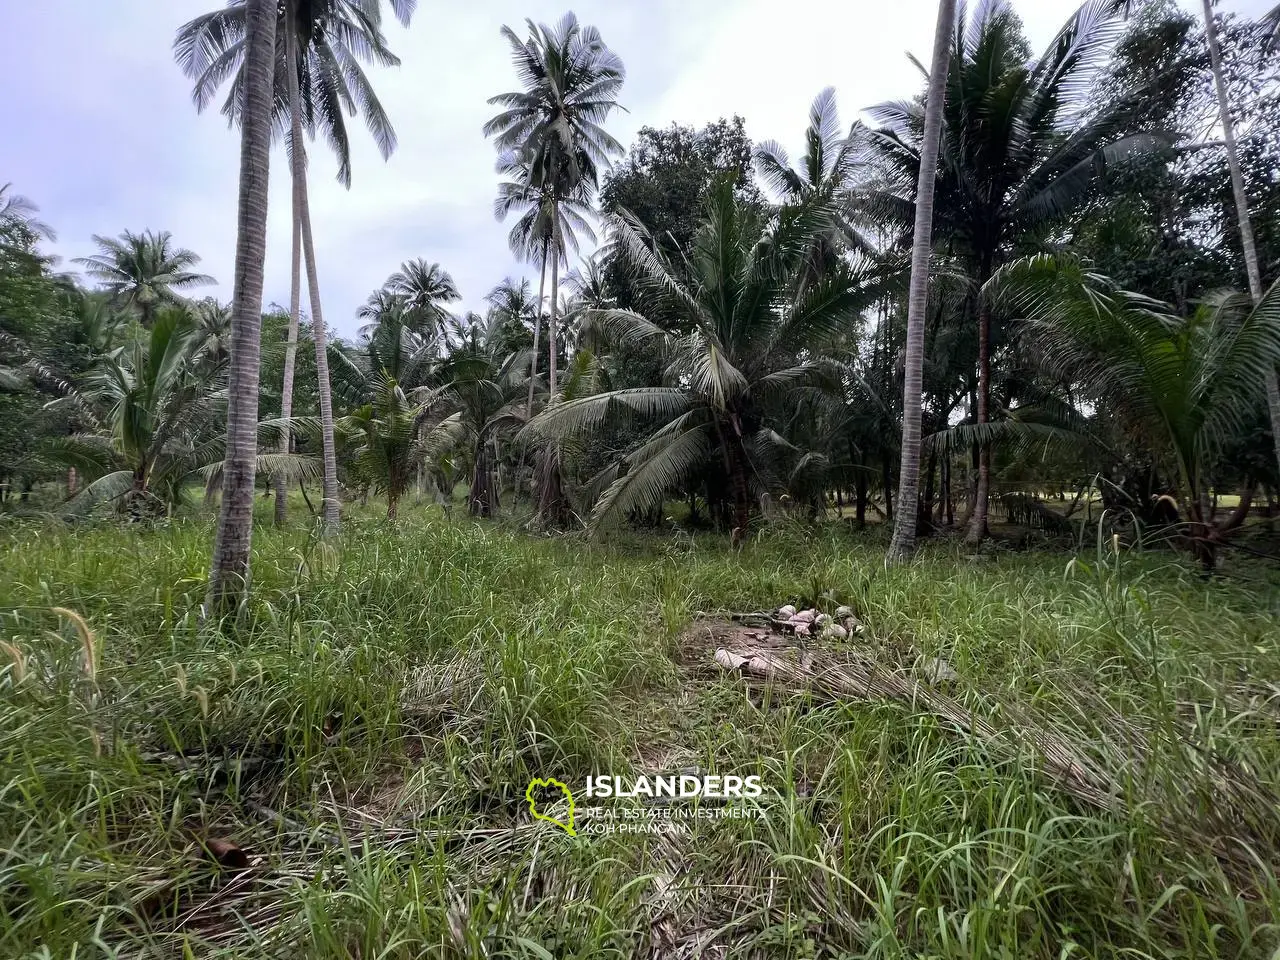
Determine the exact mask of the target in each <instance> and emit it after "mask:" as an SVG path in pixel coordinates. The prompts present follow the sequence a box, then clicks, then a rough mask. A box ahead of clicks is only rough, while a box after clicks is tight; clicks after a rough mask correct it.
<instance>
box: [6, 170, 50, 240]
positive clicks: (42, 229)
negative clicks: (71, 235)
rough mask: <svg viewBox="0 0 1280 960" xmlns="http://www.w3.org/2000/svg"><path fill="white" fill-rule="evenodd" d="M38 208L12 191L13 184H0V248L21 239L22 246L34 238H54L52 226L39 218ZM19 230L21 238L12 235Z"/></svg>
mask: <svg viewBox="0 0 1280 960" xmlns="http://www.w3.org/2000/svg"><path fill="white" fill-rule="evenodd" d="M39 212H40V208H39V207H37V206H36V205H35V204H34V203H32V202H31V201H30V200H28V199H27V198H26V197H24V196H22V195H21V194H19V193H14V192H13V184H12V183H6V184H0V248H5V247H10V246H13V245H14V244H15V241H16V240H18V239H21V241H22V243H21V246H22V247H24V248H25V247H27V246H29V245H30V241H35V240H56V239H57V235H56V234H55V233H54V231H53V228H52V227H51V226H49V225H48V224H47V223H45V222H44V221H43V220H41V219H39V218H38V217H37V216H36V214H38V213H39ZM15 232H21V234H22V236H21V238H18V237H15V236H12V234H14V233H15Z"/></svg>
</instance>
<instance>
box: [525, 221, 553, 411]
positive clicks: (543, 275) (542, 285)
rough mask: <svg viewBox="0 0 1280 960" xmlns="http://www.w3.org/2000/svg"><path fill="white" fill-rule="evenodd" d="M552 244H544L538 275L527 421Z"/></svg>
mask: <svg viewBox="0 0 1280 960" xmlns="http://www.w3.org/2000/svg"><path fill="white" fill-rule="evenodd" d="M550 249H551V242H550V241H544V242H543V244H542V271H541V272H540V273H539V274H538V314H537V316H536V317H535V318H534V321H533V359H532V360H530V361H529V401H528V403H527V404H526V405H525V410H524V418H525V420H532V419H533V383H534V380H535V379H536V378H537V376H538V346H539V343H538V340H539V338H540V336H541V334H542V299H543V297H544V296H545V295H546V292H547V253H548V251H550Z"/></svg>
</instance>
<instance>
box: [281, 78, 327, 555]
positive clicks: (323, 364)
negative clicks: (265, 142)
mask: <svg viewBox="0 0 1280 960" xmlns="http://www.w3.org/2000/svg"><path fill="white" fill-rule="evenodd" d="M288 74H289V99H290V102H291V105H292V110H293V114H294V116H295V117H298V116H300V115H301V95H300V93H299V91H298V74H297V72H296V71H294V70H289V71H288ZM306 168H307V151H306V145H305V144H304V143H303V142H302V137H301V135H299V136H298V137H297V139H296V140H295V141H294V145H293V175H294V182H295V184H296V185H297V186H296V196H297V199H298V219H299V221H300V223H301V227H302V250H303V254H304V255H305V257H306V262H307V290H308V293H309V294H310V297H311V336H312V338H313V339H314V340H315V344H316V382H317V387H318V388H319V394H320V436H321V445H322V450H323V455H324V497H323V500H322V501H321V505H320V530H321V533H323V534H326V535H329V534H334V533H337V532H338V458H337V455H336V454H335V452H334V448H333V395H332V393H331V392H330V389H329V345H328V336H327V334H326V331H325V328H324V311H323V310H322V309H321V307H320V280H319V278H318V276H317V273H316V247H315V240H314V238H313V236H312V233H311V205H310V201H309V199H308V197H307V181H306V176H307V174H306Z"/></svg>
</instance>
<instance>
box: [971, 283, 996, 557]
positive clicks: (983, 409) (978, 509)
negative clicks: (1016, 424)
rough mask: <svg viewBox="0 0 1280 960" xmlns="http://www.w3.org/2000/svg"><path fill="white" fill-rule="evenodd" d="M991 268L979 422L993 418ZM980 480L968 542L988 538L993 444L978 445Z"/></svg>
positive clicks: (983, 310) (982, 309)
mask: <svg viewBox="0 0 1280 960" xmlns="http://www.w3.org/2000/svg"><path fill="white" fill-rule="evenodd" d="M986 282H987V271H985V270H984V271H982V276H981V277H979V283H978V417H977V421H978V423H980V424H982V423H986V422H988V420H990V418H991V409H990V408H991V307H990V305H989V304H988V303H987V299H986V297H985V296H983V292H982V288H983V287H984V286H985V285H986ZM977 460H978V482H977V485H976V486H975V488H974V494H973V512H972V513H971V514H970V516H969V532H968V533H967V534H966V535H965V540H966V541H967V542H968V543H980V542H982V541H983V540H985V539H986V538H987V535H988V533H989V531H988V529H987V515H988V512H989V508H990V501H991V445H990V444H988V443H986V442H984V441H981V440H980V441H979V443H978V448H977Z"/></svg>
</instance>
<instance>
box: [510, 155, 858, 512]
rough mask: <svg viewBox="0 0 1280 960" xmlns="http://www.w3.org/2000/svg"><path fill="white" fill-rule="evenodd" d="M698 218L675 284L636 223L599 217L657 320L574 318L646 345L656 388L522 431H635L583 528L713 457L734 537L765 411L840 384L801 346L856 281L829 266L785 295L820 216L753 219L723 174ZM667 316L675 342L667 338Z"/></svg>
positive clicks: (603, 315) (767, 449)
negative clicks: (640, 431)
mask: <svg viewBox="0 0 1280 960" xmlns="http://www.w3.org/2000/svg"><path fill="white" fill-rule="evenodd" d="M706 215H707V220H706V222H705V224H704V225H703V226H702V228H701V229H700V230H699V232H698V234H697V237H696V239H695V241H694V244H693V248H692V249H691V250H689V251H687V256H686V258H687V261H688V267H687V269H688V271H689V276H690V282H688V283H685V282H682V281H681V280H680V279H679V276H678V275H677V273H676V271H675V270H673V269H672V267H671V265H670V264H669V263H667V262H666V261H665V259H664V258H663V256H662V255H661V254H660V253H658V252H655V251H654V250H652V249H651V248H650V247H649V246H648V245H647V244H646V243H645V242H644V238H643V234H642V230H641V229H640V228H639V226H638V224H635V223H634V222H633V221H631V220H630V219H629V218H627V217H625V216H624V217H620V218H613V219H611V220H610V224H609V226H610V230H611V235H612V237H613V239H614V242H615V244H616V248H617V251H618V254H617V255H618V256H621V257H623V258H624V259H625V261H626V263H627V265H628V267H629V268H630V269H633V270H635V271H636V273H637V275H638V276H640V277H641V278H643V280H644V282H645V288H646V290H648V291H649V297H650V306H651V308H652V309H651V310H650V313H651V315H652V316H654V317H661V318H662V320H663V323H661V324H660V323H658V322H655V321H654V320H651V319H649V318H647V317H645V316H643V315H641V314H639V313H635V312H632V311H628V310H617V309H605V310H595V311H589V312H588V314H587V316H586V318H585V321H584V322H585V324H586V325H587V326H588V327H589V328H591V330H590V332H591V334H592V336H593V337H597V338H602V339H603V340H605V341H611V342H614V343H617V344H634V345H641V344H643V345H646V346H648V347H649V348H650V349H653V350H656V351H660V352H661V354H662V356H663V357H664V366H665V370H666V374H665V377H664V382H663V383H662V384H653V385H651V386H646V387H641V388H636V389H626V390H613V391H608V392H605V393H600V394H597V395H590V396H583V397H579V398H577V399H572V400H568V401H566V402H564V403H561V404H557V405H554V406H549V407H547V408H546V409H545V410H544V411H543V412H542V413H541V414H539V415H538V416H537V417H536V418H535V419H534V420H533V421H532V422H531V423H530V424H529V425H528V427H526V428H525V431H524V432H525V433H530V434H535V435H546V436H551V437H557V438H568V437H574V436H583V435H590V434H592V433H594V432H595V431H597V430H599V429H600V428H602V427H603V426H604V425H606V424H609V423H612V422H614V421H615V420H618V419H623V420H630V421H632V422H637V423H639V424H641V425H642V426H643V427H644V429H645V430H646V431H647V436H646V437H645V439H644V440H643V441H642V442H641V443H640V444H639V445H637V446H636V447H634V448H633V449H632V450H630V451H629V452H628V453H627V454H626V455H625V456H624V457H623V458H622V459H621V460H620V461H619V462H617V463H615V464H614V465H613V466H612V467H611V468H610V469H609V470H608V471H606V475H605V476H604V477H603V478H602V479H601V482H602V483H604V484H605V485H607V489H606V490H605V492H604V494H603V496H601V497H600V499H599V501H598V502H597V503H596V505H595V509H594V511H593V516H592V524H593V526H598V525H599V524H601V523H603V522H605V521H606V520H608V519H610V518H614V517H617V516H619V515H625V514H626V513H628V512H629V511H631V510H633V509H636V508H642V507H643V508H647V507H651V506H653V505H656V504H658V503H660V502H661V501H662V498H663V497H664V496H665V495H667V494H668V493H669V492H670V491H672V490H674V489H677V488H678V487H679V486H680V485H681V484H682V483H683V482H685V481H686V480H688V479H689V478H690V477H693V476H695V475H697V474H698V472H699V471H701V470H703V469H704V468H705V467H706V466H707V464H708V463H709V462H718V463H719V464H720V465H721V467H722V469H723V471H724V473H725V475H726V476H727V477H728V479H729V484H730V489H731V491H732V493H731V495H732V500H733V504H734V521H735V524H736V526H737V528H738V529H739V530H742V531H745V529H746V527H747V525H748V523H749V521H750V514H751V505H752V496H751V487H752V485H753V484H756V485H757V486H758V485H759V479H760V478H761V477H764V476H767V474H768V473H769V467H768V462H769V460H770V459H771V458H772V457H774V455H775V453H776V450H777V448H778V447H779V445H781V444H782V440H781V437H780V436H779V435H778V434H777V432H776V431H775V430H774V429H773V426H774V424H775V422H776V420H775V419H774V418H773V416H772V411H773V410H775V409H776V408H777V407H778V405H780V404H783V405H785V402H786V401H788V400H789V401H791V402H794V399H795V398H796V397H798V396H800V395H803V394H805V393H807V392H809V391H813V390H822V389H833V390H838V389H839V388H840V384H841V372H842V371H841V369H840V368H838V367H837V365H834V364H832V363H830V362H828V361H825V360H822V359H817V358H815V356H816V354H815V352H814V351H816V348H817V347H819V346H820V344H821V343H822V340H823V338H825V337H837V336H839V335H841V334H842V333H844V332H845V331H846V329H847V327H848V325H849V324H850V323H851V322H852V321H853V320H854V318H855V317H856V315H857V313H858V311H859V310H860V309H861V308H862V307H864V306H865V305H866V304H867V303H868V302H869V301H870V298H871V297H872V296H873V293H872V292H871V289H872V288H871V286H870V283H869V280H868V278H867V277H864V276H860V275H857V274H855V273H854V272H853V268H851V267H850V266H849V265H848V264H846V263H841V264H838V265H836V266H835V268H834V269H833V270H832V271H831V272H830V273H828V274H827V275H826V276H824V277H823V278H822V279H821V280H820V281H818V282H816V283H814V284H812V285H811V286H810V287H809V289H808V290H807V291H806V292H805V293H804V294H802V295H801V296H800V297H799V298H796V297H795V296H794V295H793V291H794V283H795V278H796V275H797V272H798V271H799V270H800V269H801V266H802V264H803V262H804V260H805V257H806V255H807V252H808V250H809V248H810V244H811V243H812V241H813V236H814V234H815V233H816V232H818V231H819V230H821V229H823V228H824V227H825V225H826V224H827V223H829V219H828V217H829V210H825V209H821V208H818V207H810V206H805V207H802V208H798V209H794V210H792V211H791V212H790V213H789V214H788V215H785V216H775V217H773V218H771V219H769V220H768V221H766V220H764V219H763V218H762V216H761V215H760V214H759V213H758V212H757V211H756V210H755V209H754V208H752V207H751V206H749V205H747V204H745V203H743V202H740V201H738V200H736V199H735V198H734V193H733V184H732V183H731V182H730V181H728V180H723V181H721V182H719V183H718V184H716V185H715V187H714V188H713V189H712V191H711V193H710V195H709V198H708V203H707V214H706ZM672 317H676V318H678V320H679V324H680V326H681V327H682V328H684V329H687V330H689V333H688V334H687V335H672V334H670V333H669V332H668V329H669V327H670V324H668V323H667V322H666V321H668V320H669V319H670V318H672ZM784 398H785V400H784Z"/></svg>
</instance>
